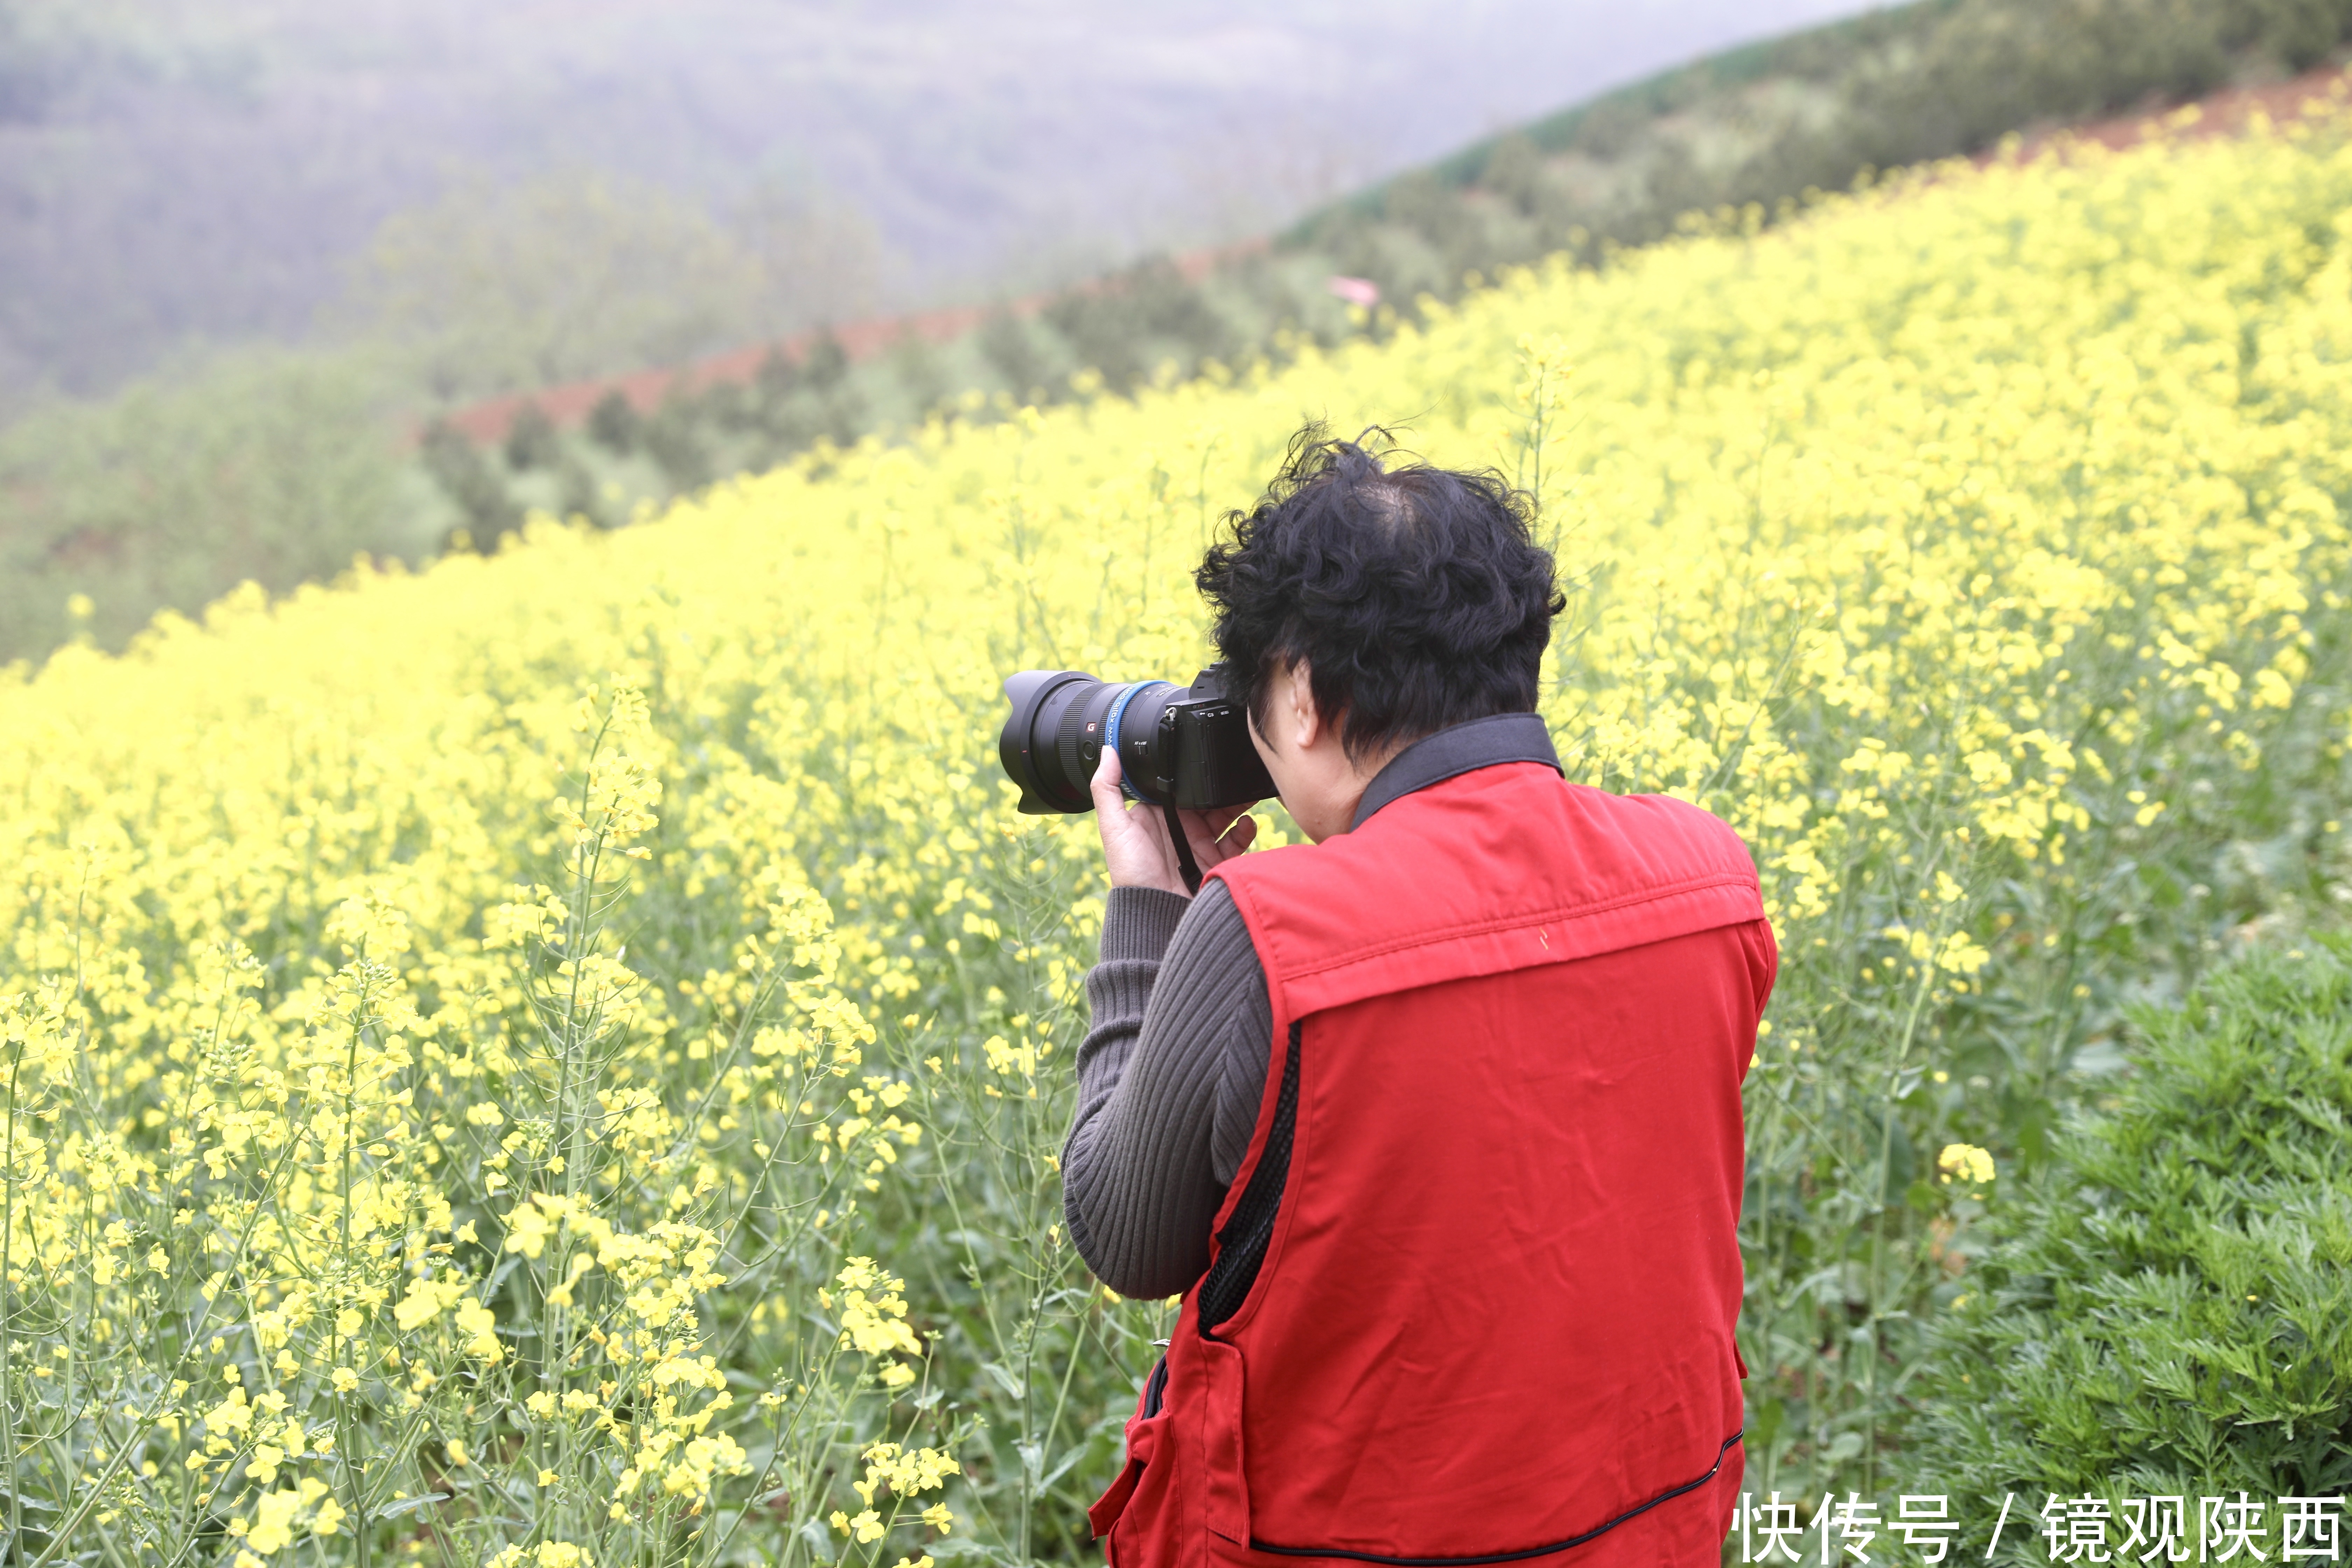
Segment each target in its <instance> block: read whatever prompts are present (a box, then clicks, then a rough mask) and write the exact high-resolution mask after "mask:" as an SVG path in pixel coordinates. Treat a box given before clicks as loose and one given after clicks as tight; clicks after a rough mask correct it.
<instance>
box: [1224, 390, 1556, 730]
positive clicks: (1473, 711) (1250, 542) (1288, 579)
mask: <svg viewBox="0 0 2352 1568" xmlns="http://www.w3.org/2000/svg"><path fill="white" fill-rule="evenodd" d="M1370 434H1373V432H1370V431H1367V432H1366V435H1370ZM1380 434H1381V435H1383V436H1385V434H1386V432H1381V433H1380ZM1361 439H1362V438H1361V437H1359V438H1358V441H1334V440H1332V439H1331V438H1330V437H1329V436H1328V433H1327V432H1326V431H1325V429H1324V427H1323V426H1321V425H1320V424H1309V425H1308V426H1307V427H1306V428H1304V429H1302V430H1301V431H1299V432H1298V434H1297V436H1296V437H1292V439H1291V443H1290V454H1289V457H1288V458H1287V459H1286V461H1285V462H1284V464H1283V466H1282V471H1281V473H1280V474H1278V475H1277V476H1276V478H1275V480H1274V482H1273V483H1272V484H1271V485H1269V486H1268V487H1267V488H1266V492H1265V496H1264V497H1263V498H1261V499H1260V500H1259V501H1258V503H1257V505H1256V506H1255V508H1253V509H1251V510H1248V511H1239V510H1235V511H1231V512H1228V513H1226V514H1225V518H1224V526H1225V535H1226V536H1225V537H1224V538H1223V539H1221V540H1219V541H1218V542H1216V543H1215V544H1213V545H1212V546H1211V547H1210V549H1209V552H1208V554H1207V556H1206V557H1205V558H1203V559H1202V563H1201V569H1200V570H1199V571H1198V572H1197V573H1195V574H1193V581H1194V582H1195V583H1197V584H1199V585H1200V589H1201V595H1202V597H1203V598H1205V599H1207V600H1208V602H1209V605H1210V607H1211V608H1212V609H1213V610H1214V611H1215V612H1216V625H1215V627H1214V629H1213V634H1212V635H1213V637H1215V639H1216V644H1217V648H1218V651H1219V652H1220V653H1221V654H1222V655H1223V657H1224V658H1225V660H1226V662H1227V663H1229V664H1231V665H1232V666H1233V667H1234V670H1235V672H1236V673H1237V674H1239V675H1240V676H1241V677H1242V678H1243V679H1244V680H1246V681H1247V683H1248V685H1247V691H1248V701H1249V710H1250V716H1251V717H1252V718H1253V719H1255V721H1257V725H1258V729H1259V731H1261V732H1263V731H1265V727H1266V710H1265V708H1266V691H1267V684H1268V682H1269V681H1270V680H1271V679H1273V676H1274V672H1275V670H1276V668H1293V667H1295V666H1296V665H1297V662H1298V661H1299V660H1300V659H1302V658H1303V659H1305V660H1306V661H1307V666H1308V669H1309V682H1308V684H1309V688H1310V689H1312V691H1313V692H1314V694H1315V706H1316V708H1317V709H1318V710H1320V711H1321V712H1323V713H1325V714H1327V715H1330V716H1332V718H1333V719H1334V721H1336V722H1337V723H1338V725H1339V741H1340V745H1341V747H1342V748H1343V749H1344V750H1345V752H1346V753H1347V755H1348V757H1349V759H1350V760H1351V761H1359V762H1360V761H1361V760H1362V759H1364V758H1365V757H1368V756H1374V755H1377V754H1379V753H1380V752H1381V751H1383V750H1385V749H1387V748H1388V747H1390V746H1391V745H1393V744H1398V743H1403V742H1412V741H1416V740H1419V739H1420V738H1421V737H1422V736H1423V735H1427V734H1431V733H1433V732H1435V731H1439V730H1443V729H1446V728H1448V727H1450V726H1452V725H1454V724H1461V723H1466V722H1467V721H1470V720H1473V719H1483V718H1486V716H1487V715H1489V714H1492V713H1521V712H1529V711H1532V710H1534V708H1535V706H1536V698H1537V685H1538V677H1539V673H1540V671H1541V669H1542V666H1543V654H1544V647H1545V646H1546V645H1547V644H1548V643H1549V642H1550V640H1551V623H1552V617H1553V616H1557V615H1559V612H1560V611H1561V609H1562V608H1564V607H1565V606H1566V604H1567V600H1566V599H1565V598H1564V597H1563V596H1562V595H1561V594H1560V592H1559V585H1558V583H1557V581H1556V579H1555V576H1554V573H1553V567H1552V558H1551V552H1549V551H1548V550H1545V549H1544V548H1542V547H1541V546H1540V545H1538V544H1537V543H1536V542H1535V540H1534V538H1533V536H1532V534H1531V532H1530V531H1529V526H1528V525H1529V521H1530V513H1531V510H1532V507H1531V503H1530V502H1529V500H1528V498H1527V497H1526V496H1525V495H1524V494H1523V493H1522V492H1520V491H1517V490H1514V489H1511V487H1510V486H1509V485H1507V484H1506V483H1505V482H1504V481H1503V479H1502V477H1501V476H1500V475H1498V474H1495V473H1491V472H1486V473H1461V472H1456V471H1454V470H1452V469H1448V468H1430V467H1427V466H1425V465H1423V464H1419V463H1414V464H1411V465H1408V466H1403V467H1400V468H1393V469H1391V468H1385V467H1383V466H1382V464H1381V460H1380V458H1377V457H1375V456H1373V455H1372V454H1371V453H1370V452H1368V451H1366V450H1365V449H1364V448H1363V447H1362V446H1361V445H1360V444H1359V442H1360V440H1361Z"/></svg>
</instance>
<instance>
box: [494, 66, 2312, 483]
mask: <svg viewBox="0 0 2352 1568" xmlns="http://www.w3.org/2000/svg"><path fill="white" fill-rule="evenodd" d="M2347 102H2352V71H2347V70H2346V69H2344V68H2338V67H2335V66H2327V67H2323V68H2320V69H2318V70H2314V71H2307V72H2305V74H2303V75H2302V76H2298V77H2294V78H2290V79H2287V80H2285V81H2277V82H2268V83H2263V84H2262V85H2259V86H2252V87H2232V88H2224V89H2221V91H2219V92H2214V93H2210V94H2208V95H2207V96H2206V97H2204V98H2201V99H2199V100H2197V101H2196V102H2194V103H2190V104H2186V105H2183V106H2181V107H2179V108H2176V109H2165V110H2143V111H2139V112H2137V113H2132V114H2119V115H2116V116H2114V117H2113V118H2111V119H2107V120H2097V121H2089V122H2087V123H2084V124H2080V125H2071V126H2064V127H2058V128H2053V129H2049V130H2044V131H2038V132H2029V133H2028V134H2027V135H2026V136H2025V137H2024V139H2023V140H2022V141H2021V142H2020V143H2019V145H2018V147H2017V148H2016V150H2015V153H2014V154H2013V155H2014V156H2015V157H2017V158H2018V159H2020V160H2021V161H2031V160H2032V159H2034V158H2038V157H2045V156H2049V155H2052V154H2053V153H2054V154H2059V155H2063V152H2064V150H2065V148H2067V147H2068V146H2070V145H2080V144H2081V143H2083V142H2096V143H2098V144H2099V145H2101V146H2104V147H2109V148H2113V149H2116V151H2121V150H2122V149H2124V148H2126V147H2136V146H2138V145H2139V144H2140V143H2142V142H2150V141H2156V140H2160V139H2164V138H2168V137H2169V138H2180V139H2202V138H2204V137H2209V136H2231V135H2237V134H2240V133H2242V132H2244V131H2246V130H2247V129H2248V128H2249V127H2251V126H2252V125H2253V124H2254V123H2255V121H2257V119H2261V120H2266V121H2269V122H2271V123H2273V124H2284V123H2285V122H2286V121H2293V120H2298V119H2302V118H2304V117H2305V116H2307V115H2311V114H2315V113H2322V112H2326V111H2327V110H2331V109H2341V108H2343V107H2344V106H2345V105H2346V104H2347ZM2003 155H2004V154H2002V153H1999V152H1992V153H1981V154H1979V156H1978V157H1977V159H1976V160H1975V161H1976V162H1977V163H1979V164H1980V165H1981V164H1986V163H1993V162H1995V161H1997V160H1998V159H2000V157H2002V156H2003ZM1267 247H1268V242H1267V241H1265V240H1262V239H1260V240H1252V241H1249V242H1246V243H1244V244H1242V245H1237V246H1225V247H1220V248H1216V249H1209V250H1196V251H1192V252H1189V253H1187V254H1185V255H1183V256H1180V257H1178V258H1175V261H1176V268H1177V270H1178V271H1180V272H1181V273H1182V274H1183V275H1184V277H1185V279H1186V280H1187V281H1190V282H1198V281H1200V279H1202V278H1203V277H1205V276H1207V275H1208V274H1209V273H1210V272H1212V271H1213V270H1214V269H1215V268H1218V267H1220V266H1222V265H1223V264H1224V263H1225V262H1228V261H1232V260H1235V259H1238V258H1241V257H1244V256H1251V255H1257V254H1262V253H1263V252H1264V251H1265V250H1266V248H1267ZM1054 299H1055V293H1053V292H1047V293H1041V294H1032V295H1028V296H1025V297H1024V298H1022V299H1018V300H1011V301H1009V302H1008V303H1007V304H1006V305H1005V307H1004V308H1005V309H1007V310H1012V311H1013V313H1014V314H1015V315H1022V316H1031V315H1034V314H1036V313H1037V312H1038V311H1039V310H1044V309H1045V306H1046V305H1047V304H1048V303H1050V302H1051V301H1052V300H1054ZM996 309H997V307H994V306H981V305H957V306H950V307H948V308H947V309H944V310H919V311H916V312H914V313H912V314H909V315H902V316H877V317H873V318H870V319H868V320H866V321H852V322H849V323H847V324H846V325H845V326H840V327H836V328H835V329H834V335H835V337H836V338H838V339H839V340H840V342H841V346H842V348H843V349H844V351H845V352H846V353H848V355H849V357H850V358H851V359H852V360H866V359H871V358H873V357H874V356H876V355H877V354H881V353H887V352H888V351H889V350H890V349H891V348H892V347H893V346H894V345H896V344H897V343H898V342H900V341H901V340H902V339H905V338H908V337H914V338H919V339H920V340H922V341H923V342H930V343H944V342H949V341H950V340H951V339H955V338H959V337H961V336H962V335H963V334H964V333H966V332H969V331H972V330H973V329H974V328H976V327H978V326H979V325H980V324H981V323H982V321H986V320H987V319H988V317H989V316H990V315H991V314H992V313H993V311H994V310H996ZM818 335H819V334H818V333H816V332H803V333H801V334H799V335H797V336H795V337H790V338H784V339H781V340H779V341H777V342H765V343H759V344H755V345H753V346H752V347H750V348H745V349H738V350H735V351H734V352H732V353H724V354H720V355H718V356H716V357H714V358H711V359H707V360H702V361H700V362H698V363H695V364H691V365H688V366H686V367H684V368H679V369H668V370H646V371H639V372H637V373H635V374H632V375H617V376H605V377H603V378H600V379H598V380H594V381H582V382H573V383H572V384H569V385H564V386H554V387H547V388H543V389H542V390H541V391H538V392H533V393H525V394H517V395H513V396H510V397H500V398H496V399H493V400H491V401H489V402H486V403H478V404H475V405H473V406H471V407H469V408H464V409H460V410H459V411H457V413H455V414H453V415H451V416H449V417H448V422H449V423H450V424H451V425H453V426H456V427H457V429H459V430H460V431H463V432H464V433H465V434H466V435H467V437H470V438H471V439H473V440H475V441H478V442H482V443H485V444H488V443H494V442H499V441H503V440H505V439H506V436H507V431H508V428H509V426H511V425H512V424H513V423H514V419H515V416H517V415H518V414H520V413H521V412H522V410H523V408H524V407H525V406H527V405H530V404H534V403H535V404H537V405H539V406H540V409H541V412H543V413H544V414H546V416H548V418H549V419H551V420H552V421H553V422H554V423H555V424H557V425H558V426H579V425H582V424H584V423H586V421H587V418H588V413H589V410H591V409H593V408H594V407H595V406H596V405H597V404H599V403H601V402H602V401H604V398H605V397H606V396H608V395H611V394H613V393H615V392H617V393H619V394H620V395H622V396H623V397H625V398H627V399H628V400H629V402H630V403H631V404H632V405H634V406H635V408H636V409H637V410H638V412H640V413H650V412H652V411H653V409H654V408H655V407H656V405H658V404H659V403H660V402H661V400H662V399H663V398H664V397H666V396H667V395H669V393H670V391H671V390H672V389H673V388H677V387H683V388H685V389H688V390H693V389H697V388H700V387H705V386H710V385H713V384H719V383H722V382H734V383H738V384H741V383H745V382H749V381H751V379H752V378H753V377H754V376H756V375H757V374H759V371H760V366H761V363H763V362H765V361H766V359H767V358H768V356H769V355H770V354H772V353H779V352H781V353H783V354H784V355H785V356H786V357H788V358H793V359H797V358H799V357H800V355H802V354H803V353H806V352H807V350H808V348H809V346H810V345H811V344H812V343H814V342H815V341H816V339H817V337H818Z"/></svg>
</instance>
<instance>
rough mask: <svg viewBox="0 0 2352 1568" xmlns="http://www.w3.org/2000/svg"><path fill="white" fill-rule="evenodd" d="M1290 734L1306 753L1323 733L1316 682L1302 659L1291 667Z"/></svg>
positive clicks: (1299, 747)
mask: <svg viewBox="0 0 2352 1568" xmlns="http://www.w3.org/2000/svg"><path fill="white" fill-rule="evenodd" d="M1289 675H1290V712H1289V714H1288V715H1287V717H1288V719H1289V721H1290V732H1291V733H1292V734H1293V735H1294V736H1296V737H1297V741H1298V749H1299V750H1300V751H1302V752H1303V751H1305V750H1307V748H1308V747H1310V746H1312V745H1313V744H1315V741H1316V737H1317V736H1318V735H1320V734H1322V732H1323V716H1322V715H1321V714H1320V713H1318V712H1317V711H1316V710H1315V682H1314V680H1313V679H1312V678H1311V677H1312V672H1311V671H1309V670H1308V669H1307V661H1306V660H1305V659H1303V658H1302V659H1300V660H1299V661H1298V662H1297V664H1294V665H1292V666H1291V667H1290V670H1289Z"/></svg>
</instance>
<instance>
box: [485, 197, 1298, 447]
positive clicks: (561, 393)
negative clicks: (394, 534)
mask: <svg viewBox="0 0 2352 1568" xmlns="http://www.w3.org/2000/svg"><path fill="white" fill-rule="evenodd" d="M1265 248H1266V242H1265V240H1263V239H1253V240H1245V241H1244V242H1243V243H1241V244H1239V245H1229V246H1223V247H1218V248H1215V249H1211V250H1194V251H1188V252H1187V253H1185V254H1184V255H1182V256H1179V257H1177V258H1175V266H1176V270H1177V271H1178V272H1180V273H1181V274H1182V275H1183V277H1184V280H1185V281H1186V282H1188V283H1197V282H1199V281H1200V280H1201V279H1203V278H1205V277H1207V276H1208V275H1209V274H1210V273H1211V272H1213V271H1214V270H1216V268H1219V267H1222V266H1223V265H1224V264H1225V263H1227V262H1229V261H1234V260H1238V259H1240V258H1243V257H1245V256H1255V255H1258V254H1261V253H1262V252H1264V251H1265ZM1105 286H1106V285H1105V284H1103V283H1099V282H1097V283H1089V284H1081V285H1080V286H1079V287H1081V288H1087V289H1095V288H1102V287H1105ZM1061 292H1062V291H1060V290H1055V291H1052V292H1047V293H1043V294H1030V295H1026V296H1024V297H1023V298H1021V299H1018V300H1008V301H1006V303H1005V306H1004V308H1005V309H1006V310H1011V311H1012V312H1013V314H1015V315H1018V316H1034V315H1035V314H1036V313H1037V312H1038V311H1040V310H1044V309H1045V307H1046V306H1047V305H1048V304H1050V303H1052V302H1053V301H1054V300H1055V299H1057V298H1059V296H1060V293H1061ZM993 310H995V307H993V306H980V305H955V306H950V307H949V308H948V309H946V310H919V311H917V312H915V313H914V314H912V315H906V316H877V317H874V318H872V319H870V320H867V321H851V322H849V323H847V324H846V325H844V326H839V327H835V329H834V336H835V337H836V338H838V339H840V340H841V346H842V348H843V350H844V351H845V352H846V353H847V354H848V355H849V357H850V358H851V359H852V360H864V359H871V358H873V357H874V356H875V355H877V354H879V353H886V352H887V351H888V350H889V349H890V348H892V347H893V346H894V345H896V344H897V343H898V342H899V341H900V340H901V339H904V338H908V337H913V338H919V339H921V340H922V341H923V342H931V343H943V342H949V341H950V340H951V339H955V338H960V337H961V336H963V334H964V333H966V332H969V331H971V330H972V329H973V328H975V327H977V326H979V325H980V324H981V322H982V321H986V320H987V319H988V317H989V315H990V314H991V313H992V311H993ZM818 336H819V334H818V333H817V332H814V331H809V332H803V333H801V334H799V335H798V336H796V337H790V338H783V339H780V340H778V341H776V342H765V343H754V344H752V345H751V347H749V348H741V349H736V350H733V351H731V352H730V353H723V354H719V355H717V356H715V357H713V358H710V359H707V360H702V361H698V363H694V364H690V365H688V366H685V367H684V368H682V369H672V370H643V371H639V372H637V373H636V374H634V375H616V376H606V377H604V378H602V379H600V380H596V381H577V382H573V383H572V384H569V385H565V386H551V387H546V388H543V389H541V391H538V392H532V393H520V394H517V395H514V396H511V397H499V398H494V399H492V400H491V401H489V402H488V403H477V404H475V405H473V406H471V407H469V408H462V409H459V410H458V411H457V413H455V414H452V415H450V416H448V423H449V424H451V425H453V426H456V427H457V429H458V430H460V431H462V432H464V433H465V434H466V435H467V437H470V438H471V439H473V440H475V441H478V442H484V443H489V442H497V441H503V440H505V439H506V437H507V430H508V428H509V426H511V425H512V424H513V423H514V419H515V416H517V415H518V414H520V413H521V412H522V411H523V409H524V408H525V407H526V406H528V405H530V404H534V403H536V404H537V405H539V407H540V411H541V413H543V414H545V415H546V416H548V418H549V419H550V420H551V421H552V422H553V423H555V424H556V425H558V426H578V425H582V424H584V423H586V422H587V418H588V411H589V410H590V409H592V408H593V407H595V406H596V405H597V404H599V403H601V402H603V401H604V398H605V397H606V396H607V395H609V394H612V393H615V392H617V393H619V394H620V395H622V396H623V397H625V398H627V399H628V400H629V402H630V403H631V404H632V405H635V408H636V409H637V411H638V412H639V413H641V414H643V413H650V412H652V410H653V409H654V407H655V406H656V405H658V404H659V403H660V402H661V400H662V399H663V398H664V397H665V396H667V395H668V394H669V392H670V390H671V389H672V388H673V387H677V388H680V389H683V390H688V391H694V390H698V389H700V388H702V387H706V386H711V385H716V384H719V383H723V382H734V383H737V384H741V383H745V382H749V381H750V380H751V378H752V377H754V376H755V375H757V374H759V372H760V366H761V363H763V362H764V361H765V360H766V359H767V357H768V356H769V355H770V354H772V353H782V354H783V355H784V356H785V357H786V358H788V359H793V360H797V359H799V358H800V357H801V356H802V355H803V354H805V353H808V351H809V349H810V347H811V346H812V345H813V344H814V342H816V341H817V338H818Z"/></svg>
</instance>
